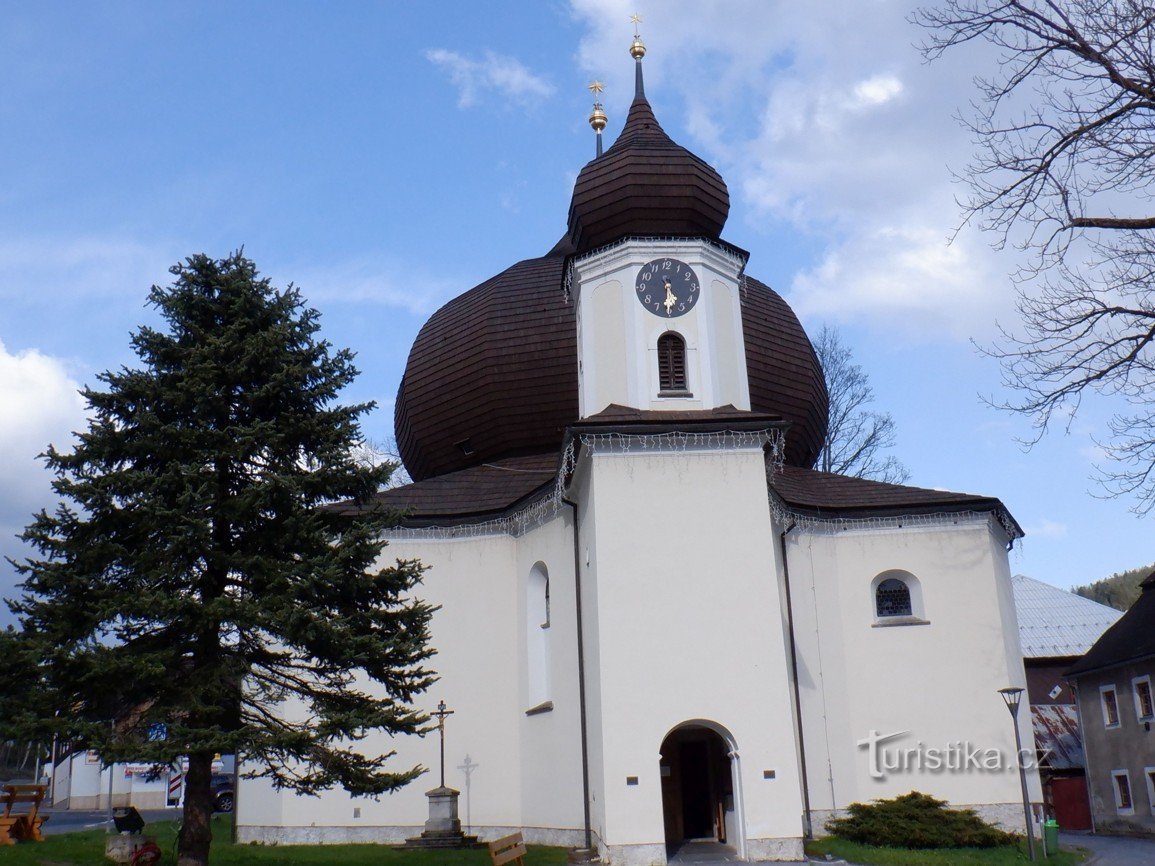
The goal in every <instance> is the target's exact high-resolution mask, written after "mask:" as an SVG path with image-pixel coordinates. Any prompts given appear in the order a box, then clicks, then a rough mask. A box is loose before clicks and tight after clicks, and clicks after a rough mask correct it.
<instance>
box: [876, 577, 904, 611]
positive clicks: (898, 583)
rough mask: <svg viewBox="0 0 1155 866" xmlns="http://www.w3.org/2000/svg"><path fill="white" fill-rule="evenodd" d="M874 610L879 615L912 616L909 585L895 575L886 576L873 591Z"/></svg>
mask: <svg viewBox="0 0 1155 866" xmlns="http://www.w3.org/2000/svg"><path fill="white" fill-rule="evenodd" d="M874 610H875V613H877V614H878V616H879V617H885V616H913V615H914V611H913V608H912V607H911V604H910V587H908V586H907V585H906V582H905V581H903V580H900V579H899V578H897V577H888V578H887V579H886V580H884V581H882V582H881V583H880V584H879V585H878V589H876V590H875V591H874Z"/></svg>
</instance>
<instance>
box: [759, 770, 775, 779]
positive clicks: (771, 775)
mask: <svg viewBox="0 0 1155 866" xmlns="http://www.w3.org/2000/svg"><path fill="white" fill-rule="evenodd" d="M775 775H776V774H775V772H774V771H773V770H763V771H762V778H763V779H773V778H774V776H775Z"/></svg>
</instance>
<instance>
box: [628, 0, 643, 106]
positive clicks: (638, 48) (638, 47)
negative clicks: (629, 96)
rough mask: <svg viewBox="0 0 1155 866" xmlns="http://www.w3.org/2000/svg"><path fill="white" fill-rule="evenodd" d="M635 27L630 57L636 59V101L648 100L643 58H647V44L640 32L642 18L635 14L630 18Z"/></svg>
mask: <svg viewBox="0 0 1155 866" xmlns="http://www.w3.org/2000/svg"><path fill="white" fill-rule="evenodd" d="M630 21H631V22H632V23H633V25H634V41H633V44H632V45H630V56H631V57H633V58H634V101H635V102H637V101H638V100H639V99H645V98H646V86H645V83H644V82H643V81H642V58H643V57H645V56H646V44H645V43H644V42H642V35H641V34H640V33H639V32H638V25H639V24H641V23H642V16H641V15H639V14H638V13H637V12H635V13H634V14H633V15H631V16H630Z"/></svg>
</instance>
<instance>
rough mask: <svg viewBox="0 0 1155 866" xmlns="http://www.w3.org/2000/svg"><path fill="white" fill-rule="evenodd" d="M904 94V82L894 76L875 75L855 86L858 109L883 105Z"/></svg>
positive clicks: (855, 99)
mask: <svg viewBox="0 0 1155 866" xmlns="http://www.w3.org/2000/svg"><path fill="white" fill-rule="evenodd" d="M900 93H902V82H901V81H899V80H898V79H897V78H895V77H894V76H893V75H875V76H873V77H872V78H868V79H866V80H865V81H860V82H858V84H856V85H854V104H855V105H857V106H858V107H866V106H871V105H882V104H883V103H884V102H890V101H891V100H892V99H894V97H896V96H898V95H899V94H900Z"/></svg>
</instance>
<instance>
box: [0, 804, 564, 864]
mask: <svg viewBox="0 0 1155 866" xmlns="http://www.w3.org/2000/svg"><path fill="white" fill-rule="evenodd" d="M145 832H146V834H147V835H149V836H154V837H156V842H157V844H158V845H159V846H160V847H161V849H162V850H163V851H164V859H163V860H162V861H161V862H162V863H166V864H170V866H171V864H172V863H175V862H176V858H175V857H174V856H173V843H174V842H175V840H176V825H175V822H155V823H152V824H149V825H148V827H147V829H146V831H145ZM230 834H231V824H230V819H229V818H228V817H226V816H217V817H216V818H214V819H213V845H212V850H211V853H210V856H209V860H210V862H211V863H212V864H213V866H273V864H277V866H312V864H340V866H488V864H489V862H490V860H489V852H488V851H486V850H485V849H471V850H465V851H456V850H444V851H403V850H398V849H396V848H389V847H386V846H383V845H233V844H232V843H231V842H229V841H228V840H229V837H230ZM104 839H105V833H104V832H103V831H101V830H89V831H86V832H83V833H65V834H61V835H59V836H47V837H45V841H44V842H21V843H20V844H19V845H15V846H11V847H4V848H0V863H3V866H109V861H107V860H105V859H104ZM565 855H566V852H565V849H564V848H542V847H538V846H532V847H530V849H529V854H528V856H527V857H526V858H525V862H526V866H560V864H562V863H565Z"/></svg>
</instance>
